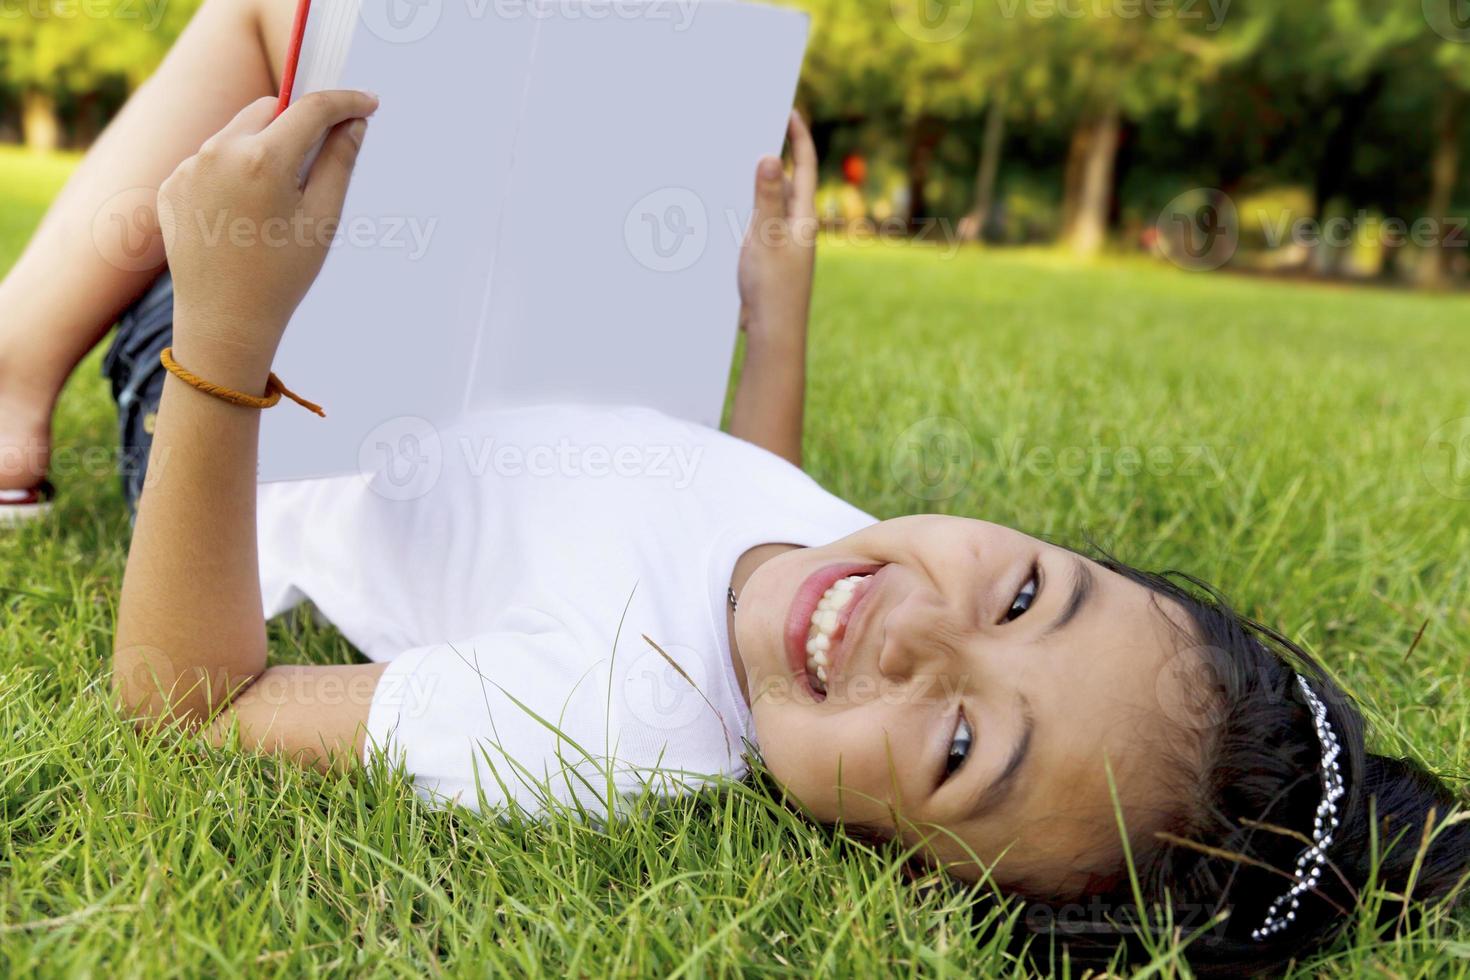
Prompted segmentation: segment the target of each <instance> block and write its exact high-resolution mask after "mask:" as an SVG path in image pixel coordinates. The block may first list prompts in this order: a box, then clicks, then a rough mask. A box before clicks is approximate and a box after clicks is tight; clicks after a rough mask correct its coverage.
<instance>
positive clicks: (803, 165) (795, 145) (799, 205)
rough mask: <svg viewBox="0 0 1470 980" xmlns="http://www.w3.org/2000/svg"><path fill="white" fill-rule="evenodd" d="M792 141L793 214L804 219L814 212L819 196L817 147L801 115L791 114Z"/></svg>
mask: <svg viewBox="0 0 1470 980" xmlns="http://www.w3.org/2000/svg"><path fill="white" fill-rule="evenodd" d="M787 138H788V139H789V140H790V141H791V165H792V173H791V200H792V206H791V214H792V216H793V217H803V216H805V215H806V214H808V213H811V212H813V209H814V208H815V200H816V195H817V146H816V144H815V143H814V142H812V131H811V130H810V129H809V128H807V124H806V120H804V119H802V118H801V113H799V112H793V113H791V124H790V127H789V128H788V130H787Z"/></svg>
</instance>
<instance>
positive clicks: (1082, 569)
mask: <svg viewBox="0 0 1470 980" xmlns="http://www.w3.org/2000/svg"><path fill="white" fill-rule="evenodd" d="M1096 585H1097V579H1096V577H1095V576H1094V575H1093V574H1092V569H1091V568H1089V567H1088V566H1087V562H1086V561H1084V560H1083V559H1082V558H1081V557H1080V556H1079V557H1078V558H1077V560H1076V561H1075V562H1073V564H1072V594H1071V595H1070V596H1068V597H1067V604H1066V605H1065V606H1063V607H1062V611H1061V613H1060V614H1058V616H1057V618H1056V619H1055V620H1054V621H1053V622H1052V624H1051V625H1050V626H1048V627H1047V628H1046V633H1045V634H1044V635H1046V636H1050V635H1052V634H1053V633H1057V632H1060V631H1061V630H1063V629H1065V628H1066V626H1067V624H1068V623H1070V622H1071V621H1072V620H1074V619H1076V618H1077V614H1078V613H1080V612H1081V611H1082V607H1083V606H1085V605H1087V600H1088V599H1090V598H1092V593H1093V591H1094V587H1095V586H1096Z"/></svg>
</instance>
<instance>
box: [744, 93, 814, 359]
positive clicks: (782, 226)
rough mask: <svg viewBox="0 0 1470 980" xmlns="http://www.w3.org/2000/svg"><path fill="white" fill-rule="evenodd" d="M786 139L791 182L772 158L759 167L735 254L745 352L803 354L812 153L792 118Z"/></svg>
mask: <svg viewBox="0 0 1470 980" xmlns="http://www.w3.org/2000/svg"><path fill="white" fill-rule="evenodd" d="M787 135H788V138H789V139H790V142H791V159H792V173H791V176H790V177H789V178H788V177H787V176H786V173H785V171H784V170H783V168H782V166H781V161H780V160H779V159H777V158H776V157H766V158H765V159H764V160H762V161H761V162H760V165H759V167H758V168H757V171H756V188H755V214H754V216H753V217H752V218H751V222H750V230H749V231H748V232H747V233H746V236H745V245H744V247H743V248H742V250H741V254H740V299H741V303H742V304H743V306H742V310H741V315H740V328H741V329H742V330H744V331H745V333H746V339H747V344H748V346H749V347H750V348H751V349H755V348H777V349H780V348H789V349H792V350H802V351H804V350H805V344H806V324H807V315H808V313H809V312H810V308H811V299H812V270H813V268H814V266H815V263H816V250H817V213H816V190H817V149H816V146H815V145H814V144H813V143H812V135H811V132H810V131H809V130H808V129H807V126H806V123H805V122H804V121H803V120H802V118H801V116H800V115H799V114H797V113H795V112H793V113H792V114H791V125H790V129H789V130H788V133H787Z"/></svg>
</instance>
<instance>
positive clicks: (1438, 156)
mask: <svg viewBox="0 0 1470 980" xmlns="http://www.w3.org/2000/svg"><path fill="white" fill-rule="evenodd" d="M1464 105H1465V95H1464V93H1463V92H1461V91H1460V90H1459V89H1457V88H1455V87H1454V86H1452V85H1451V84H1449V83H1448V82H1446V83H1445V87H1444V89H1443V91H1442V93H1441V95H1440V100H1439V114H1438V119H1437V120H1436V126H1435V131H1436V136H1435V145H1434V155H1433V156H1432V157H1431V159H1430V191H1429V207H1428V209H1427V212H1426V216H1427V217H1428V218H1429V219H1430V220H1431V221H1433V222H1434V227H1435V229H1436V238H1437V242H1436V245H1435V247H1434V248H1433V249H1432V250H1431V251H1430V252H1429V253H1428V254H1427V255H1425V256H1424V262H1423V265H1422V269H1423V272H1422V273H1421V275H1420V277H1419V278H1420V282H1421V283H1423V284H1424V285H1426V286H1443V285H1444V284H1445V283H1446V282H1448V281H1449V273H1450V269H1449V259H1450V253H1449V250H1448V248H1447V247H1446V245H1447V243H1446V242H1445V237H1446V236H1447V235H1448V234H1451V233H1454V229H1452V228H1450V221H1451V215H1450V209H1451V208H1452V207H1454V204H1455V188H1456V187H1457V186H1458V185H1459V182H1460V117H1461V115H1462V112H1463V109H1464ZM1460 234H1463V232H1461V233H1460Z"/></svg>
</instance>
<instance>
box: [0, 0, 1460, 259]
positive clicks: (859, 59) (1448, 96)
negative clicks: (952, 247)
mask: <svg viewBox="0 0 1470 980" xmlns="http://www.w3.org/2000/svg"><path fill="white" fill-rule="evenodd" d="M403 2H412V0H403ZM445 2H453V0H445ZM782 2H784V3H785V4H786V5H788V6H794V7H798V8H800V9H803V10H805V11H807V12H808V13H810V15H811V17H812V26H813V32H812V42H811V49H810V52H809V55H808V60H807V66H806V71H805V74H804V77H803V81H802V85H801V92H800V95H799V102H800V104H801V107H802V108H803V110H804V111H805V112H806V113H807V114H808V115H809V117H810V118H811V119H812V122H813V128H814V132H815V134H816V136H817V140H818V144H819V150H820V151H821V152H822V156H823V160H824V183H823V188H822V193H821V201H820V204H821V208H822V213H823V215H824V217H825V219H826V220H827V221H828V223H829V224H830V225H832V226H834V227H837V228H848V229H860V230H861V229H866V230H868V231H871V232H872V233H875V234H887V235H908V236H916V237H921V238H941V239H945V240H953V239H956V238H959V239H965V240H986V241H989V242H991V243H994V244H1005V243H1034V242H1054V243H1056V244H1058V245H1059V246H1061V247H1064V248H1067V249H1069V250H1071V251H1074V252H1076V253H1079V254H1082V255H1092V254H1095V253H1097V252H1099V251H1101V250H1104V249H1115V250H1135V251H1136V250H1156V251H1161V250H1165V247H1166V246H1167V245H1168V243H1167V242H1165V241H1161V236H1163V235H1166V234H1167V229H1166V224H1165V222H1164V221H1162V220H1161V215H1168V214H1171V213H1172V211H1171V209H1174V210H1177V206H1178V202H1179V201H1181V200H1183V201H1186V202H1192V201H1196V200H1197V201H1198V202H1199V203H1197V204H1195V203H1190V204H1188V205H1187V207H1186V210H1188V211H1189V214H1190V215H1191V220H1193V218H1194V217H1197V216H1199V215H1203V214H1210V215H1214V214H1215V213H1216V212H1217V211H1218V210H1220V207H1221V205H1222V203H1223V202H1228V203H1229V205H1230V211H1231V220H1233V221H1234V222H1235V224H1234V226H1233V227H1232V228H1231V229H1230V230H1231V232H1232V234H1233V235H1234V236H1235V237H1236V238H1238V240H1239V246H1240V247H1239V249H1232V253H1231V264H1232V265H1234V266H1236V267H1244V268H1248V269H1251V270H1252V271H1271V272H1276V273H1281V274H1299V275H1319V276H1323V275H1327V276H1341V277H1356V278H1371V279H1377V280H1396V281H1404V282H1413V283H1419V284H1426V285H1435V286H1445V285H1453V284H1457V283H1463V282H1464V281H1465V280H1466V279H1467V277H1470V235H1467V233H1466V231H1465V230H1464V228H1463V227H1462V219H1461V216H1462V215H1464V214H1465V212H1466V208H1465V204H1466V200H1467V197H1470V193H1467V186H1466V184H1467V178H1466V172H1465V171H1466V169H1467V168H1466V162H1467V156H1470V154H1467V147H1466V140H1467V129H1470V125H1467V124H1470V0H1312V2H1302V0H782ZM197 3H198V0H0V141H9V142H23V143H25V144H27V145H28V146H30V147H32V148H34V149H37V150H39V151H49V150H52V149H55V148H58V147H74V148H77V147H84V146H85V145H87V144H88V143H89V142H90V141H91V140H92V139H94V138H95V137H96V135H97V133H98V132H99V131H100V130H101V128H102V127H103V126H104V125H105V124H106V121H107V119H108V118H109V117H110V116H111V114H112V113H114V112H116V110H117V109H118V107H119V106H120V105H121V104H122V102H123V101H124V100H125V99H126V97H127V95H128V94H129V93H130V92H131V91H132V90H133V89H134V88H136V87H137V86H138V85H139V84H141V83H142V81H143V80H144V79H146V78H147V76H148V74H149V72H150V71H151V70H152V69H153V67H154V66H156V64H157V63H158V61H159V60H160V59H161V58H162V57H163V55H164V53H165V52H166V51H167V49H168V46H169V44H170V43H171V42H172V41H173V39H174V38H175V37H176V36H177V35H178V33H179V31H180V30H182V29H183V27H184V25H185V24H186V23H187V22H188V19H189V17H190V15H191V14H192V13H193V11H194V9H195V7H196V6H197ZM752 68H753V70H758V69H759V61H758V59H753V61H752ZM1181 195H1182V197H1181ZM1191 195H1192V196H1191ZM1212 220H1213V219H1212ZM1334 220H1336V221H1337V222H1338V224H1339V225H1340V226H1341V227H1342V228H1343V229H1348V230H1349V233H1348V235H1347V236H1346V237H1344V236H1343V235H1339V236H1338V238H1339V240H1338V241H1333V242H1324V241H1315V240H1313V239H1312V238H1311V237H1310V236H1305V237H1304V236H1298V235H1294V234H1292V232H1293V231H1294V230H1296V229H1297V228H1300V227H1305V228H1308V229H1310V228H1317V229H1322V228H1324V227H1330V225H1331V223H1332V222H1333V221H1334ZM1415 222H1418V223H1419V224H1418V225H1415ZM1414 229H1418V231H1417V232H1416V233H1411V231H1413V230H1414ZM1186 233H1190V231H1189V229H1188V228H1186ZM1318 237H1320V236H1318ZM1299 239H1303V240H1299Z"/></svg>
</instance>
